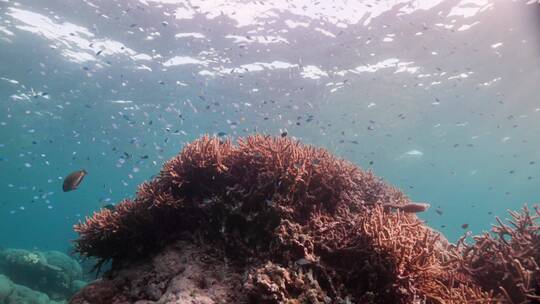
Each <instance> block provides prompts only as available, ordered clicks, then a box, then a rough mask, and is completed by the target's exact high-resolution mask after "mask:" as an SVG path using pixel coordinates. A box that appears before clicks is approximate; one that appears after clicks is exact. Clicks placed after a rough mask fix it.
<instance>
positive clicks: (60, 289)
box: [0, 248, 85, 303]
mask: <svg viewBox="0 0 540 304" xmlns="http://www.w3.org/2000/svg"><path fill="white" fill-rule="evenodd" d="M0 273H1V274H3V275H4V284H5V286H8V285H9V286H11V285H10V284H8V283H6V282H8V281H9V282H12V281H13V282H15V283H16V284H15V283H13V284H14V285H13V284H12V285H13V286H18V287H17V288H16V290H18V293H19V294H30V295H32V294H36V295H39V298H43V299H44V300H43V301H42V302H43V303H48V301H49V298H50V299H53V300H62V299H64V300H65V299H68V298H69V297H71V296H72V295H73V293H75V292H76V291H77V290H78V289H80V288H81V287H82V286H84V284H85V283H84V282H83V281H80V279H81V278H82V269H81V267H80V266H79V264H78V263H77V262H76V261H75V260H73V259H72V258H70V257H69V256H67V255H65V254H64V253H62V252H59V251H44V252H40V251H28V250H24V249H14V248H6V249H2V250H0ZM23 289H24V290H23ZM45 297H46V299H45ZM40 301H41V300H40ZM0 303H3V302H2V301H0ZM8 303H20V302H8ZM24 303H26V302H24ZM28 303H30V302H28ZM37 303H41V302H37Z"/></svg>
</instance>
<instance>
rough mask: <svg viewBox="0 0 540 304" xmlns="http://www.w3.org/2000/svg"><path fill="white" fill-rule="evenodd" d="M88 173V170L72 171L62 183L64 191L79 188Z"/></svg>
mask: <svg viewBox="0 0 540 304" xmlns="http://www.w3.org/2000/svg"><path fill="white" fill-rule="evenodd" d="M86 174H88V173H87V172H86V170H79V171H75V172H72V173H71V174H69V175H68V176H66V177H65V178H64V184H63V185H62V189H63V190H64V192H68V191H72V190H75V189H77V187H79V185H80V184H81V182H82V180H83V178H84V177H85V176H86Z"/></svg>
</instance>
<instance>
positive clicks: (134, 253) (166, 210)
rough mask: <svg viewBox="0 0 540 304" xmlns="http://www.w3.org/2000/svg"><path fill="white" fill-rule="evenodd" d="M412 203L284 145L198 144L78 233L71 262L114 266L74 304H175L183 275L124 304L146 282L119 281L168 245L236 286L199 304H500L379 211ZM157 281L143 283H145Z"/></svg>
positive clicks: (398, 216) (402, 216)
mask: <svg viewBox="0 0 540 304" xmlns="http://www.w3.org/2000/svg"><path fill="white" fill-rule="evenodd" d="M407 203H410V200H409V199H408V198H407V197H406V196H405V195H403V193H402V192H400V191H399V190H397V189H396V188H394V187H392V186H389V185H387V184H386V183H384V182H383V181H382V180H380V179H379V178H377V177H376V176H374V175H373V174H372V173H371V172H365V171H363V170H361V169H360V168H358V167H357V166H355V165H353V164H352V163H350V162H347V161H345V160H342V159H337V158H335V157H333V156H332V155H331V154H330V153H328V152H327V151H326V150H324V149H318V148H314V147H311V146H306V145H302V144H300V143H299V142H297V141H294V140H292V139H289V138H274V137H269V136H261V135H255V136H250V137H247V138H242V139H239V140H238V143H237V144H236V145H233V143H232V142H231V141H230V140H226V141H220V140H219V139H217V138H210V137H208V136H204V137H202V138H201V139H199V140H197V141H195V142H193V143H191V144H189V145H187V146H186V147H185V148H184V149H183V150H182V152H181V153H180V154H179V155H178V156H177V157H175V158H173V159H171V160H170V161H168V162H167V163H166V164H165V165H164V166H163V168H162V170H161V172H160V174H159V175H158V176H157V177H156V178H155V179H154V180H152V181H150V182H148V183H145V184H143V185H141V186H140V187H139V190H138V192H137V196H136V197H135V198H134V199H133V200H125V201H123V202H121V203H120V204H119V205H118V206H117V208H116V210H115V211H111V210H108V209H104V210H101V211H99V212H96V213H95V214H94V215H93V216H92V217H90V218H87V219H86V221H85V222H83V223H80V224H78V225H76V226H75V230H76V231H77V232H78V233H79V234H80V237H79V239H78V240H76V241H75V247H76V250H77V251H78V252H79V253H81V254H82V255H84V256H89V257H97V258H99V259H101V262H103V261H107V260H112V261H113V269H112V271H111V272H109V273H108V275H107V277H106V278H105V279H104V280H102V281H99V282H98V283H95V284H91V285H90V286H88V287H87V288H85V289H83V291H82V292H81V293H79V294H78V296H76V297H75V298H74V300H73V301H72V302H73V303H84V301H85V300H86V301H88V297H94V298H96V297H97V298H99V295H97V296H96V293H97V294H99V293H100V292H101V293H103V294H105V295H108V296H107V297H108V300H107V301H108V302H109V303H117V302H115V301H118V303H126V302H135V301H137V300H152V301H154V300H156V301H157V302H158V303H166V301H165V300H163V299H166V298H175V299H178V298H179V297H180V295H179V294H174V292H173V291H171V289H172V290H174V288H171V287H170V286H171V285H170V284H173V283H170V282H174V281H175V280H176V281H182V278H184V277H183V275H182V274H179V275H178V276H179V278H178V277H177V278H176V279H174V278H173V277H167V279H166V281H167V282H169V283H166V284H165V285H167V284H169V285H168V286H169V288H166V286H161V287H160V288H161V289H160V290H161V291H160V292H159V293H158V294H157V295H155V294H154V295H151V296H149V295H148V294H147V293H139V294H133V293H126V291H125V290H130V289H132V287H130V286H132V285H133V282H138V281H140V280H139V279H137V278H138V277H141V275H137V276H135V275H133V276H129V275H124V274H125V273H129V269H130V267H135V268H137V267H139V266H137V265H140V263H142V262H141V261H145V260H146V261H148V260H149V259H150V260H152V257H155V256H156V254H157V255H159V254H164V253H171V252H177V254H179V255H181V254H186V252H184V251H182V249H181V248H180V249H179V248H178V247H175V248H171V247H170V244H174V243H175V242H182V243H183V244H187V245H184V246H183V247H185V250H186V251H189V250H191V251H192V252H198V251H197V250H200V249H201V248H206V247H207V246H210V247H211V248H212V250H213V251H215V254H213V256H217V257H218V261H219V262H218V263H217V264H218V265H219V266H217V265H216V262H215V261H214V262H208V263H202V264H200V265H199V266H197V267H199V268H201V269H202V270H201V271H202V272H205V271H206V270H205V267H209V268H219V269H224V270H223V272H225V273H228V277H235V278H236V280H240V281H234V282H236V283H237V284H236V283H235V284H233V285H234V286H235V287H234V288H233V287H231V286H230V285H227V284H231V282H227V281H224V280H223V279H219V278H218V279H216V280H217V283H216V284H217V285H218V286H229V287H227V288H225V287H223V288H222V290H224V291H223V294H220V295H215V294H214V295H211V294H208V295H205V296H206V297H207V298H206V300H205V301H206V302H205V303H224V302H229V303H233V302H230V300H224V299H235V301H234V303H424V302H425V303H494V302H496V301H498V299H497V298H495V297H493V296H492V294H491V293H489V292H487V291H482V290H481V289H480V288H479V287H478V285H476V284H475V283H474V280H473V278H472V277H471V276H470V275H469V274H468V273H465V272H463V271H460V267H459V265H460V262H462V261H463V260H462V259H459V257H460V252H459V248H457V247H452V246H449V244H447V242H446V241H445V240H444V239H443V238H442V236H441V235H440V234H439V233H437V232H435V231H433V230H431V229H429V228H428V227H426V226H424V225H423V223H422V222H421V221H419V220H418V219H417V218H416V216H415V215H414V214H407V213H403V212H401V211H399V210H397V211H396V212H391V210H390V209H389V208H384V207H383V205H384V204H393V205H405V204H407ZM189 244H191V245H189ZM193 246H194V247H193ZM190 248H191V249H190ZM193 248H199V249H197V250H196V249H193ZM160 252H161V253H160ZM199 254H200V255H201V256H205V257H206V256H207V254H206V253H200V252H199ZM172 255H174V254H172ZM194 255H197V254H196V253H194ZM154 260H155V259H154ZM188 264H189V262H188ZM134 265H135V266H134ZM235 274H236V275H235ZM241 274H246V276H242V275H241ZM157 276H159V273H157V272H155V271H153V272H152V271H150V272H149V274H148V275H144V277H145V278H146V279H145V280H144V281H145V282H153V281H159V280H158V279H156V277H157ZM119 277H123V278H124V279H122V280H119V279H118V278H119ZM177 279H178V280H177ZM119 282H120V283H119ZM122 282H123V283H122ZM118 284H120V285H122V284H124V285H125V286H124V287H119V286H118ZM188 285H190V286H191V285H192V284H191V283H189V284H188ZM172 286H174V284H173V285H172ZM238 286H241V288H239V287H238ZM96 290H97V291H96ZM198 292H199V291H196V292H194V293H193V296H194V297H195V296H196V295H197V294H198ZM85 294H86V295H87V296H85ZM149 297H150V298H151V299H150V298H149ZM186 297H189V294H187V295H186V294H185V292H184V293H183V294H182V297H181V298H182V299H183V301H184V302H188V298H186ZM158 298H159V299H158ZM194 299H195V298H192V300H193V301H195V300H194ZM122 301H123V302H122ZM90 302H92V301H90Z"/></svg>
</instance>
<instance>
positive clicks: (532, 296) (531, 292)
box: [460, 206, 540, 303]
mask: <svg viewBox="0 0 540 304" xmlns="http://www.w3.org/2000/svg"><path fill="white" fill-rule="evenodd" d="M510 215H511V216H512V219H511V220H510V221H509V224H505V223H503V222H502V221H501V220H500V219H499V218H496V220H497V222H498V225H494V226H493V228H492V233H491V234H490V233H487V232H486V233H484V234H483V235H481V236H475V237H474V240H475V243H474V244H473V245H468V246H467V245H465V244H464V243H463V242H461V243H460V245H462V246H464V247H465V248H464V250H463V261H462V268H463V269H464V271H465V272H466V273H468V274H470V275H471V276H472V277H473V278H474V279H475V281H476V282H477V283H478V284H479V285H480V286H481V287H482V288H483V289H485V290H493V291H495V292H496V293H498V294H501V295H502V296H504V298H505V299H506V300H507V301H508V302H510V303H540V267H539V264H540V210H539V207H538V206H535V207H534V210H533V211H531V210H529V208H528V207H527V206H525V207H523V209H522V210H521V212H514V211H510Z"/></svg>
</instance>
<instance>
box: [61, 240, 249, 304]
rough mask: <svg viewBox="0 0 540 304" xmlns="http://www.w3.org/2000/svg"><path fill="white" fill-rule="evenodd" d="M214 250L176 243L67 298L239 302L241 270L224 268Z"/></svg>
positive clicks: (76, 303)
mask: <svg viewBox="0 0 540 304" xmlns="http://www.w3.org/2000/svg"><path fill="white" fill-rule="evenodd" d="M216 254H217V252H216V250H215V249H213V248H209V247H204V246H203V247H197V246H194V245H192V244H188V243H183V242H179V243H177V244H174V245H173V246H169V247H167V249H165V250H163V251H162V252H161V253H159V254H157V255H156V256H154V257H153V258H152V259H149V260H148V261H146V262H144V263H142V262H141V263H138V264H137V265H136V266H133V267H130V268H124V269H122V270H120V271H119V272H117V273H115V275H114V278H112V279H110V278H106V279H103V280H98V281H95V282H92V283H90V284H88V285H87V286H86V287H85V288H83V289H82V290H80V291H79V292H78V293H77V294H75V296H73V298H72V299H71V302H70V303H72V304H87V303H111V304H115V303H137V304H144V303H163V304H165V303H186V304H187V303H198V304H217V303H241V302H242V301H241V300H240V299H239V297H242V298H243V299H244V300H245V298H246V295H245V294H239V293H237V291H238V290H240V289H241V286H242V283H241V280H242V276H243V274H242V273H241V268H238V267H232V266H227V265H226V264H224V263H223V260H220V259H219V258H216Z"/></svg>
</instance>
